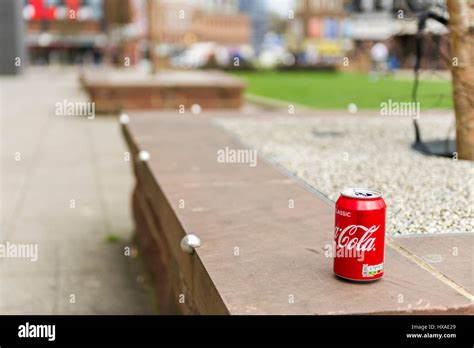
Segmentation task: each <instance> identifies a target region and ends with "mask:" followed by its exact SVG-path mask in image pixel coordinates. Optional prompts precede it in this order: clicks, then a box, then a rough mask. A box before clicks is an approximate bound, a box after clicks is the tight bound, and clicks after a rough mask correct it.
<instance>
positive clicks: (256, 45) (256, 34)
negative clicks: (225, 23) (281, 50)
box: [239, 0, 269, 54]
mask: <svg viewBox="0 0 474 348" xmlns="http://www.w3.org/2000/svg"><path fill="white" fill-rule="evenodd" d="M239 8H240V11H241V12H242V13H245V14H247V15H248V16H249V17H250V22H251V26H252V34H251V37H252V38H251V41H252V47H253V49H254V51H255V52H256V54H259V53H260V51H261V49H262V45H263V42H264V39H265V34H266V33H267V30H268V25H269V17H268V10H267V3H266V1H265V0H240V1H239Z"/></svg>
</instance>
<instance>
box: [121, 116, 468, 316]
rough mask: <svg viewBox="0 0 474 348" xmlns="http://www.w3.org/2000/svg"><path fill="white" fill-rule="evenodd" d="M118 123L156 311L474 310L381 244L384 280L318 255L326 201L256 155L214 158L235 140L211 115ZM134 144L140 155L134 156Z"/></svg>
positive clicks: (327, 219) (327, 221)
mask: <svg viewBox="0 0 474 348" xmlns="http://www.w3.org/2000/svg"><path fill="white" fill-rule="evenodd" d="M216 115H220V114H219V113H217V112H216ZM269 117H270V116H269ZM123 132H124V135H125V138H126V140H127V143H128V145H129V147H130V149H131V152H132V154H133V159H134V162H133V163H134V165H133V166H134V171H135V175H136V178H137V185H136V189H135V194H134V200H133V207H134V212H135V220H136V228H137V234H138V236H139V237H138V239H139V241H140V245H141V249H142V253H143V252H144V250H145V254H147V255H148V258H146V259H147V261H148V264H149V267H150V268H151V270H152V273H154V276H155V279H156V282H155V285H156V294H157V299H158V303H159V305H160V308H161V313H176V312H180V313H200V314H226V313H229V314H368V313H370V314H404V313H417V314H433V313H437V314H454V313H464V314H466V313H469V314H472V313H473V307H472V302H471V300H470V299H469V298H467V297H466V296H463V295H462V294H461V293H459V292H458V291H456V290H455V289H453V288H452V287H451V286H449V285H448V284H446V283H445V282H443V281H441V280H440V279H438V278H437V277H435V276H434V275H433V274H432V273H430V272H429V271H427V270H426V269H424V268H422V267H420V265H419V264H417V263H416V262H414V261H413V260H412V259H411V258H409V257H405V256H404V255H402V254H401V253H400V252H399V251H398V250H397V248H396V247H392V246H390V245H387V247H386V275H385V277H384V278H383V279H382V280H380V281H378V282H375V283H370V284H355V283H349V282H344V281H340V280H339V279H337V278H335V277H334V275H333V274H332V260H331V259H330V258H328V257H325V255H324V254H325V246H326V245H328V244H330V243H331V242H332V237H333V236H332V233H333V220H334V211H333V207H332V206H329V205H327V204H326V203H324V202H323V201H321V200H320V199H319V198H318V197H316V196H315V195H314V194H312V193H310V192H309V191H307V190H305V189H304V188H303V187H302V186H300V185H299V184H297V183H296V182H294V181H292V180H290V179H289V178H287V177H285V176H283V175H282V174H281V173H279V172H278V171H277V170H276V169H275V168H273V167H271V166H270V165H268V164H266V163H265V162H264V161H261V160H259V161H258V164H257V166H255V167H250V166H249V165H248V164H247V165H245V164H219V163H218V162H217V160H216V157H217V150H219V149H224V148H225V147H229V148H233V149H242V148H243V147H242V145H240V144H238V143H236V142H235V140H234V139H233V137H232V136H230V135H228V134H226V133H225V132H224V131H223V130H221V129H220V128H217V127H216V126H214V125H213V124H212V117H209V115H206V116H203V117H193V118H180V117H176V115H175V113H167V112H161V113H156V112H155V113H153V114H152V113H133V114H131V115H130V123H129V124H127V125H126V126H124V128H123ZM140 150H146V151H148V152H149V154H150V156H151V158H150V160H149V161H148V162H140V161H139V160H138V156H137V154H138V151H140ZM315 174H316V175H317V173H315ZM289 199H293V200H294V202H295V207H294V208H292V209H290V208H288V200H289ZM180 200H183V201H184V208H183V207H180ZM183 201H181V202H183ZM189 233H194V234H197V235H198V236H199V237H200V238H201V240H202V246H201V247H200V248H198V249H196V252H195V253H194V254H193V255H188V254H185V253H184V252H182V251H181V249H180V246H179V242H180V240H181V238H182V237H183V236H185V235H186V234H189ZM236 247H237V248H239V249H238V250H239V256H235V255H234V252H235V250H236V249H235V248H236ZM157 260H159V262H158V261H157ZM180 294H184V299H185V303H180V302H179V300H180ZM290 296H291V297H290ZM290 298H294V302H292V301H291V300H290Z"/></svg>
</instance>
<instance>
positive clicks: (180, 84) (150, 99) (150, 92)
mask: <svg viewBox="0 0 474 348" xmlns="http://www.w3.org/2000/svg"><path fill="white" fill-rule="evenodd" d="M80 82H81V85H82V86H83V88H84V89H85V90H86V92H87V93H88V95H89V98H90V100H91V101H92V102H94V103H95V108H96V111H97V112H98V113H117V112H120V111H122V110H124V109H127V110H151V109H175V110H178V109H179V107H180V106H181V105H183V106H184V107H185V108H190V107H191V106H192V105H193V104H199V105H200V107H201V108H202V109H218V108H220V109H238V108H240V107H241V106H242V103H243V90H244V89H245V83H244V82H242V81H241V80H239V79H237V78H234V77H233V76H230V75H227V74H224V73H221V72H214V71H212V72H203V71H189V72H178V71H167V72H161V73H158V74H155V75H151V74H145V73H143V72H140V71H137V70H136V69H132V68H130V70H126V69H122V70H119V69H115V70H112V69H105V70H104V69H100V70H98V69H89V70H84V71H83V72H82V74H81V77H80Z"/></svg>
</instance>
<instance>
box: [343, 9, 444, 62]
mask: <svg viewBox="0 0 474 348" xmlns="http://www.w3.org/2000/svg"><path fill="white" fill-rule="evenodd" d="M445 4H446V2H445V1H444V0H440V1H438V0H421V1H403V0H377V1H373V0H370V1H368V0H352V1H345V9H346V11H347V12H348V13H349V18H350V23H349V25H348V26H347V35H348V36H349V37H350V38H351V39H352V40H353V42H354V52H353V53H354V58H355V60H354V63H355V64H356V65H357V69H358V70H369V69H370V64H371V63H370V57H369V54H368V52H369V50H370V47H371V46H372V45H373V44H374V43H375V42H384V43H385V44H386V45H387V47H388V48H389V50H390V55H391V60H392V62H393V65H394V66H396V67H401V68H413V65H414V61H415V52H416V49H415V44H416V42H415V41H416V33H417V30H418V22H417V15H418V14H419V13H421V12H423V11H425V10H428V9H430V8H431V9H434V8H437V9H438V10H440V11H441V12H442V11H443V8H444V7H445ZM447 33H448V30H447V28H446V27H444V26H443V25H442V24H440V23H438V22H436V21H432V20H429V21H428V22H427V27H426V29H425V31H424V36H423V37H424V39H423V51H424V57H423V60H422V63H421V64H422V68H429V69H443V68H446V67H447V61H446V59H445V58H446V57H447V56H448V51H449V39H448V36H447Z"/></svg>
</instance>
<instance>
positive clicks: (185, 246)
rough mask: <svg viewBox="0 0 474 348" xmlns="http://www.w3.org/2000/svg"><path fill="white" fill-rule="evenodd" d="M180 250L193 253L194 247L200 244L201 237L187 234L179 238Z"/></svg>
mask: <svg viewBox="0 0 474 348" xmlns="http://www.w3.org/2000/svg"><path fill="white" fill-rule="evenodd" d="M180 246H181V250H183V251H184V252H185V253H187V254H192V253H194V249H196V248H199V247H200V246H201V239H199V237H198V236H196V235H195V234H188V235H186V236H184V237H183V239H181V243H180Z"/></svg>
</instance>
